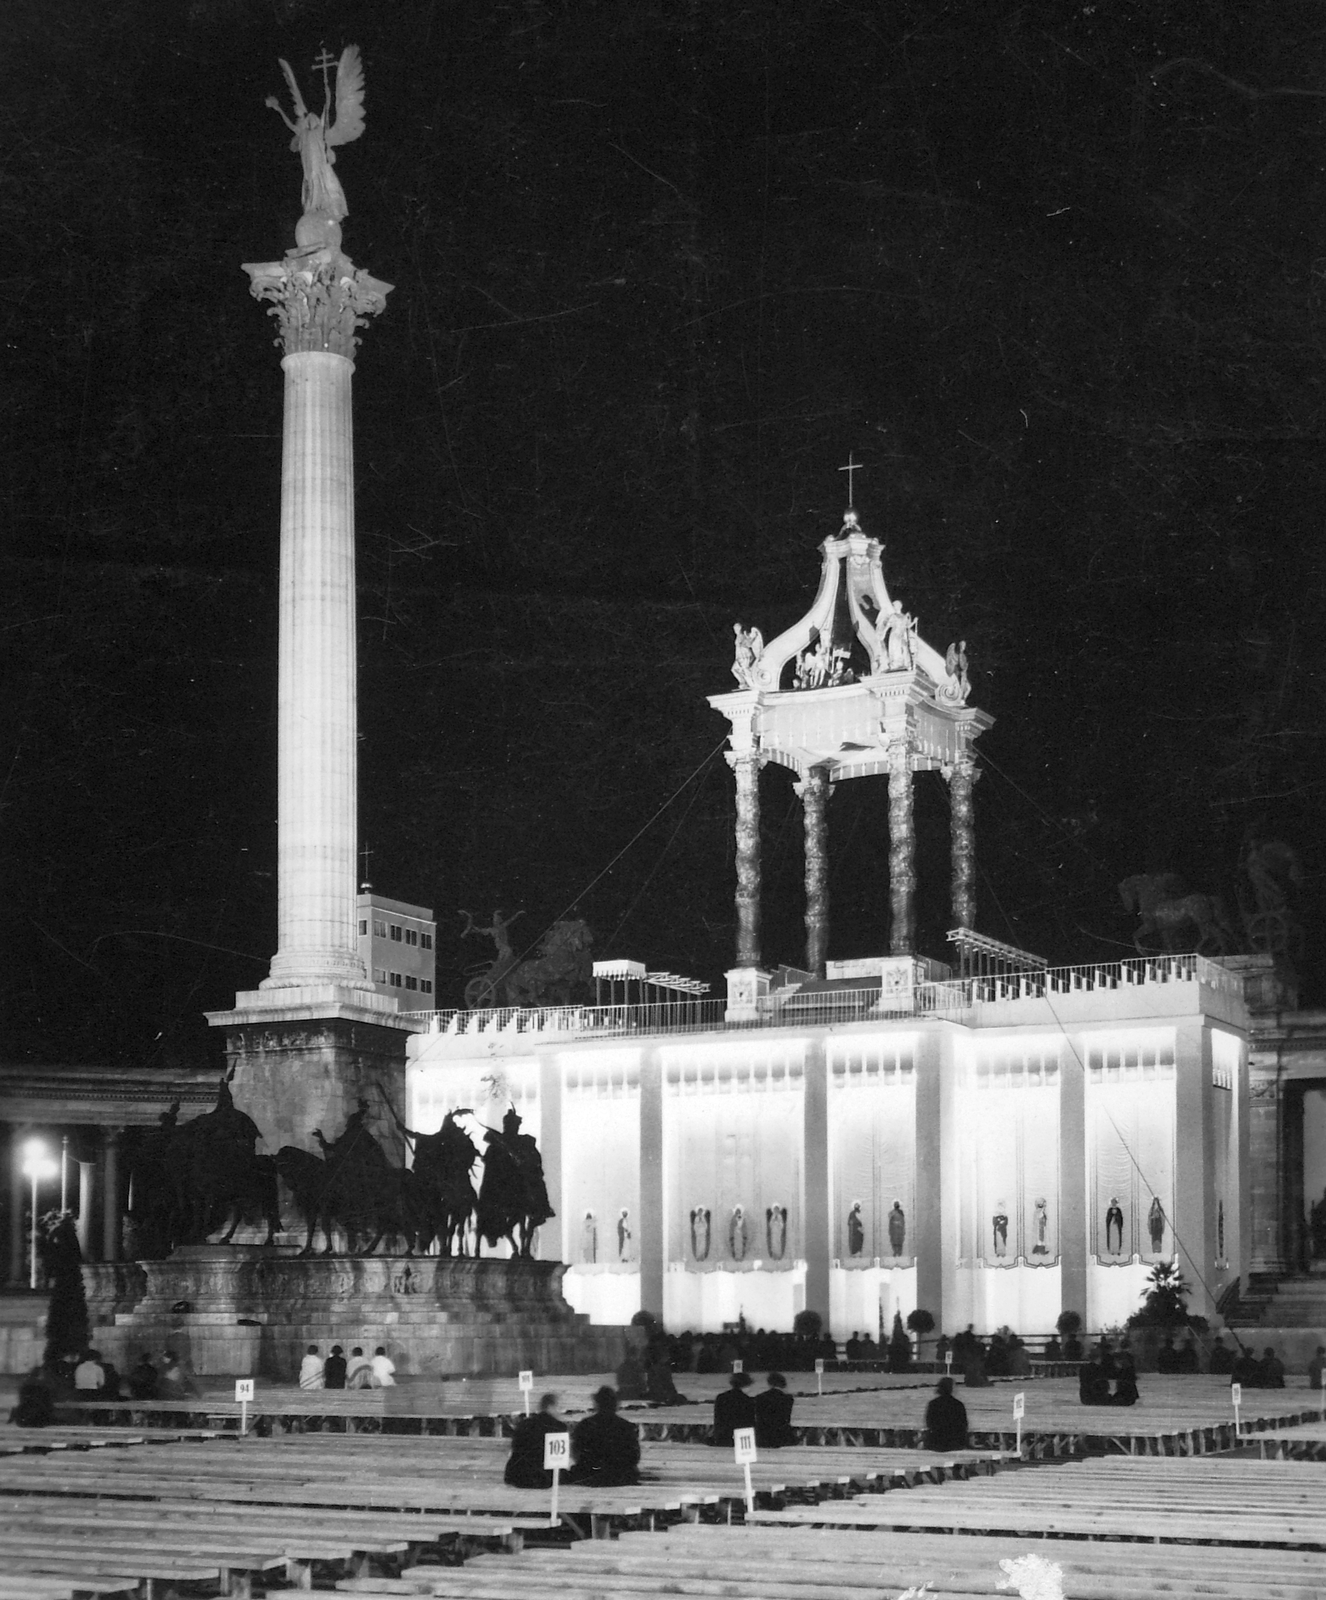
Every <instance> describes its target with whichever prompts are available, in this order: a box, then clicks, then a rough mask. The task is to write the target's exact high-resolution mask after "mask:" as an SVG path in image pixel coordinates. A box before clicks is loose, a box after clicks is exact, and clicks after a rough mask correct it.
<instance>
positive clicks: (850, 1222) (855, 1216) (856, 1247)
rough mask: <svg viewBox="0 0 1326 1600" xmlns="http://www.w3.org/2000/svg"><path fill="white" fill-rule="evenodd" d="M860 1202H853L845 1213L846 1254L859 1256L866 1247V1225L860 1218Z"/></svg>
mask: <svg viewBox="0 0 1326 1600" xmlns="http://www.w3.org/2000/svg"><path fill="white" fill-rule="evenodd" d="M861 1209H862V1207H861V1202H860V1201H859V1200H854V1201H853V1202H852V1209H851V1210H850V1211H849V1212H848V1213H847V1253H848V1255H849V1256H859V1255H860V1254H861V1253H862V1252H863V1251H864V1250H865V1247H866V1225H865V1222H864V1220H863V1219H862V1216H861Z"/></svg>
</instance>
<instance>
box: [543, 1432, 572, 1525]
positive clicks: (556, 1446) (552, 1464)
mask: <svg viewBox="0 0 1326 1600" xmlns="http://www.w3.org/2000/svg"><path fill="white" fill-rule="evenodd" d="M570 1465H571V1435H570V1434H569V1433H545V1434H544V1436H543V1467H544V1471H545V1472H551V1473H552V1475H553V1481H552V1506H551V1508H550V1509H549V1512H548V1526H549V1527H552V1528H555V1527H556V1526H557V1491H558V1489H559V1488H560V1486H561V1482H562V1474H563V1473H564V1472H565V1471H566V1469H567V1468H568V1467H569V1466H570Z"/></svg>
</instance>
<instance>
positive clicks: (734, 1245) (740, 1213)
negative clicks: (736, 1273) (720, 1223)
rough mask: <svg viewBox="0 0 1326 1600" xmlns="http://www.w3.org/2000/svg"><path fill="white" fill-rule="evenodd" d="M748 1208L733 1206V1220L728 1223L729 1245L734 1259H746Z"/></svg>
mask: <svg viewBox="0 0 1326 1600" xmlns="http://www.w3.org/2000/svg"><path fill="white" fill-rule="evenodd" d="M746 1245H747V1232H746V1208H745V1206H733V1207H732V1220H731V1221H730V1222H729V1223H728V1225H727V1246H728V1250H729V1252H730V1253H731V1256H732V1259H733V1260H734V1261H744V1260H745V1259H746Z"/></svg>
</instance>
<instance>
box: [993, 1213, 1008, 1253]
mask: <svg viewBox="0 0 1326 1600" xmlns="http://www.w3.org/2000/svg"><path fill="white" fill-rule="evenodd" d="M990 1227H991V1231H992V1232H993V1235H994V1253H995V1254H996V1255H997V1256H1006V1255H1007V1254H1008V1208H1007V1207H1006V1206H1005V1205H1004V1202H1003V1201H1002V1200H996V1201H995V1212H994V1216H992V1217H991V1218H990Z"/></svg>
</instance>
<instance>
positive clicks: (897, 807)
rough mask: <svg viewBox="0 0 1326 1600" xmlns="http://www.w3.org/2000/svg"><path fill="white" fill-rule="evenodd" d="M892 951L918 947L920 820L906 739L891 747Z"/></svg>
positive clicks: (903, 952) (908, 952)
mask: <svg viewBox="0 0 1326 1600" xmlns="http://www.w3.org/2000/svg"><path fill="white" fill-rule="evenodd" d="M889 902H890V905H889V909H890V914H891V922H890V928H889V954H890V955H894V956H909V955H911V954H912V952H913V950H914V949H915V947H916V822H915V817H914V815H913V810H912V760H911V752H910V750H909V749H908V746H907V744H906V742H905V741H903V740H901V739H899V740H896V741H895V742H894V743H893V744H892V745H891V746H890V747H889Z"/></svg>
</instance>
